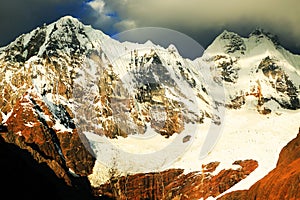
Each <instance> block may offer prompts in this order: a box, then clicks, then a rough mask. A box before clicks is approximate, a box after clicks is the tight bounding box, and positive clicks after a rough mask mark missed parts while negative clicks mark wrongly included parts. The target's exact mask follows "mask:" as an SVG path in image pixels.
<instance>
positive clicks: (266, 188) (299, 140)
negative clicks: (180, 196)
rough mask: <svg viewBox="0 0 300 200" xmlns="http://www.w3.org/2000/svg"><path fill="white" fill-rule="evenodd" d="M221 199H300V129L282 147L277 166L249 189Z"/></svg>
mask: <svg viewBox="0 0 300 200" xmlns="http://www.w3.org/2000/svg"><path fill="white" fill-rule="evenodd" d="M219 199H220V200H235V199H247V200H251V199H255V200H260V199H261V200H265V199H268V200H269V199H274V200H275V199H276V200H278V199H284V200H286V199H293V200H296V199H300V130H299V133H298V135H297V137H296V138H295V139H293V140H292V141H291V142H289V143H288V144H287V145H286V146H285V147H284V148H283V149H282V151H281V152H280V155H279V160H278V162H277V166H276V168H275V169H273V170H272V171H271V172H270V173H269V174H268V175H266V176H265V177H264V178H262V179H261V180H260V181H258V182H257V183H256V184H254V185H253V186H252V187H251V188H250V189H249V190H243V191H235V192H232V193H229V194H226V195H224V196H222V197H221V198H219Z"/></svg>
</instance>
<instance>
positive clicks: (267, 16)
mask: <svg viewBox="0 0 300 200" xmlns="http://www.w3.org/2000/svg"><path fill="white" fill-rule="evenodd" d="M90 7H91V8H93V10H94V12H98V13H100V14H99V16H100V15H101V13H102V14H103V13H105V12H115V13H117V14H118V16H119V20H116V21H114V23H113V24H110V26H111V27H114V28H115V29H117V30H119V31H122V30H127V29H130V28H134V27H145V26H156V27H157V26H158V27H164V28H171V29H174V30H178V31H181V32H183V33H185V34H187V35H189V36H191V37H193V38H194V39H196V40H198V41H199V42H200V43H201V44H202V45H204V46H207V45H208V44H209V43H211V41H212V39H213V38H215V37H216V36H217V34H219V33H220V32H222V31H223V30H224V29H227V30H229V31H234V32H237V33H239V34H241V35H242V36H247V35H248V34H249V33H250V32H251V31H252V30H254V29H255V28H257V27H260V28H263V29H265V30H266V31H269V32H271V33H273V34H276V35H278V36H279V39H280V41H281V43H282V44H283V45H284V46H285V47H289V49H291V50H294V51H297V52H298V53H299V49H300V42H299V38H300V26H299V22H300V14H299V8H300V1H298V0H285V1H282V0H263V1H262V0H251V1H249V0H248V1H240V0H226V1H222V0H209V1H208V0H188V1H184V0H164V1H161V0H151V1H149V0H93V1H91V2H90ZM99 19H101V18H99ZM111 22H112V21H110V23H111ZM102 23H104V24H105V22H104V21H102ZM100 24H101V23H100ZM95 25H96V24H95Z"/></svg>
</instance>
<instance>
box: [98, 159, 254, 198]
mask: <svg viewBox="0 0 300 200" xmlns="http://www.w3.org/2000/svg"><path fill="white" fill-rule="evenodd" d="M219 164H220V163H218V162H213V163H209V164H207V165H203V166H202V170H201V171H195V172H190V173H187V174H186V173H184V170H183V169H170V170H166V171H163V172H155V173H145V174H143V173H140V174H134V175H128V176H122V177H112V178H111V179H110V180H109V182H108V183H106V184H103V185H101V186H100V187H98V188H95V189H94V192H95V195H96V196H98V195H106V196H108V197H111V198H114V199H163V200H166V199H170V200H171V199H186V200H188V199H200V198H204V199H206V198H208V197H210V196H212V197H216V196H218V195H219V194H221V193H223V192H224V191H226V190H228V189H229V188H230V187H232V186H233V185H235V184H236V183H238V182H239V181H241V180H242V179H244V178H246V177H247V176H248V175H249V174H250V173H251V172H252V171H254V170H255V169H256V168H257V166H258V163H257V162H256V161H254V160H244V161H236V162H234V163H233V165H237V166H239V167H238V168H237V169H223V170H221V171H220V172H219V173H217V174H216V175H213V174H212V173H213V172H215V170H216V168H217V167H218V165H219Z"/></svg>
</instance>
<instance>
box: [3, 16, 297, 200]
mask: <svg viewBox="0 0 300 200" xmlns="http://www.w3.org/2000/svg"><path fill="white" fill-rule="evenodd" d="M0 77H1V78H0V91H1V98H0V136H1V137H0V139H1V140H0V142H1V148H2V149H3V150H1V160H3V161H2V163H3V165H1V167H2V168H1V172H2V175H3V177H4V179H3V180H4V182H5V187H4V190H3V191H4V194H7V195H8V196H11V197H12V198H13V197H16V198H17V197H18V198H21V197H23V198H25V197H28V198H31V199H40V198H43V199H201V198H202V199H297V198H300V196H299V192H298V190H299V186H300V182H299V180H298V178H297V177H298V176H299V172H300V171H299V169H300V168H299V165H298V164H297V163H298V162H299V158H300V157H299V155H300V148H299V138H300V136H299V134H298V132H299V127H300V124H299V120H298V119H299V118H300V112H299V109H300V101H299V98H300V95H299V89H300V56H299V55H294V54H292V53H290V52H289V51H287V50H285V49H284V48H283V47H282V46H281V45H280V43H279V42H278V40H277V38H276V36H273V35H272V34H270V33H267V32H265V31H264V30H261V29H257V30H255V31H253V32H252V33H251V34H250V35H249V36H248V37H241V36H239V35H238V34H236V33H233V32H229V31H224V32H223V33H221V34H220V35H219V36H218V37H217V38H216V39H215V40H214V42H213V43H212V44H211V45H210V46H209V47H208V48H207V49H206V50H205V51H204V53H203V55H202V56H201V57H199V58H196V59H194V60H191V59H188V58H183V57H182V56H181V55H180V53H179V51H178V50H177V48H176V46H175V45H170V46H169V47H168V48H164V47H161V46H159V45H157V44H154V43H152V42H151V41H148V42H146V43H144V44H140V43H132V42H119V41H117V40H115V39H112V38H110V37H109V36H108V35H106V34H104V33H103V32H101V31H100V30H95V29H93V28H92V27H91V26H88V25H84V24H82V23H81V22H80V21H79V20H77V19H75V18H73V17H70V16H66V17H63V18H61V19H59V20H58V21H56V22H53V23H52V24H49V25H44V26H42V27H38V28H36V29H35V30H33V31H31V32H30V33H27V34H23V35H21V36H19V37H18V38H16V40H15V41H13V42H12V43H10V44H9V45H7V46H5V47H2V48H0ZM297 134H298V135H297ZM271 186H272V187H271ZM18 191H19V192H18ZM4 194H3V195H4Z"/></svg>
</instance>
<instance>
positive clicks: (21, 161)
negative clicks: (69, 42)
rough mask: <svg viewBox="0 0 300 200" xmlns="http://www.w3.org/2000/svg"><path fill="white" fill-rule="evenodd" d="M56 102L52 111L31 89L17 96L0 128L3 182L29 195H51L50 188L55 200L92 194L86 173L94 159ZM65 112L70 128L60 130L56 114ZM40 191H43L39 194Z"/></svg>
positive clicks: (66, 124)
mask: <svg viewBox="0 0 300 200" xmlns="http://www.w3.org/2000/svg"><path fill="white" fill-rule="evenodd" d="M53 106H54V108H55V106H59V107H60V108H59V109H57V110H56V111H55V112H53V111H51V110H50V109H49V108H48V106H46V105H45V103H44V102H43V101H42V100H41V98H40V97H39V96H37V95H36V94H35V93H34V92H32V93H30V92H27V93H25V94H24V95H23V96H22V97H21V98H20V99H19V100H17V102H16V104H15V105H14V107H13V111H12V113H11V115H10V117H9V118H8V119H7V121H6V123H5V125H1V126H0V146H1V148H2V149H1V154H0V156H1V167H2V168H4V169H3V170H1V172H2V176H1V181H2V182H3V183H4V184H5V183H11V184H8V185H6V187H5V188H6V189H7V190H6V189H5V191H13V190H16V191H18V188H20V187H21V189H22V188H24V187H25V188H28V191H27V189H26V190H25V189H22V191H23V190H24V192H26V194H27V193H28V196H26V195H25V196H26V197H30V199H36V198H38V199H39V198H42V199H44V198H46V199H47V193H51V190H52V191H53V193H51V194H53V196H54V197H55V198H52V199H80V198H79V197H82V196H81V195H80V193H81V192H84V193H85V195H88V196H89V195H90V197H91V198H92V196H91V193H90V192H91V191H90V189H89V188H90V183H89V181H88V180H87V175H89V174H90V173H92V168H93V166H94V162H95V158H94V156H93V155H91V153H90V152H89V151H87V149H86V148H85V146H84V145H83V143H82V142H83V140H82V137H81V138H80V135H79V134H78V133H77V131H76V129H74V128H75V127H74V125H72V119H71V117H70V116H69V115H68V112H67V111H66V110H65V109H64V107H63V106H60V105H53ZM52 109H53V108H52ZM58 111H59V112H58ZM62 114H64V116H65V117H64V118H62V119H64V120H65V121H62V120H61V121H60V123H62V124H63V125H64V126H67V127H68V129H66V128H65V129H62V130H57V128H56V127H55V124H56V123H57V119H56V116H57V115H62ZM68 116H69V117H68ZM2 168H1V169H2ZM35 172H36V173H35ZM47 182H49V188H48V189H47V187H48V186H47ZM13 183H15V185H14V184H13ZM52 183H53V184H52ZM64 188H65V189H64ZM35 190H37V191H36V193H35ZM41 191H45V195H42V196H39V195H40V193H42V192H41ZM64 191H65V192H64ZM77 192H78V196H77V194H76V193H77ZM55 193H57V194H55ZM10 195H13V194H10ZM16 195H17V194H16ZM56 195H57V196H56ZM69 195H71V196H72V198H71V197H69ZM50 196H51V195H50ZM61 196H62V198H58V197H61ZM35 197H36V198H35ZM56 197H57V198H56ZM49 198H50V197H49ZM82 198H83V197H82ZM82 198H81V199H82ZM13 199H14V198H13ZM50 199H51V198H50Z"/></svg>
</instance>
